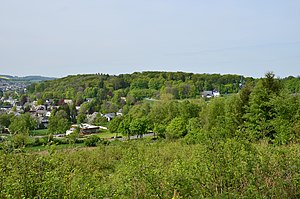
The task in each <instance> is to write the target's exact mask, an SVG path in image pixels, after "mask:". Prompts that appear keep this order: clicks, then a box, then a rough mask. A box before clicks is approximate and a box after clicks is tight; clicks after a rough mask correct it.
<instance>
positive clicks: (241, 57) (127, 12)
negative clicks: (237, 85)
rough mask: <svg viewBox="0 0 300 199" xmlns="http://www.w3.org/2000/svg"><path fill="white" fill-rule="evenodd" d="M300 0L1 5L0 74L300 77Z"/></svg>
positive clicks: (8, 0) (30, 0)
mask: <svg viewBox="0 0 300 199" xmlns="http://www.w3.org/2000/svg"><path fill="white" fill-rule="evenodd" d="M299 10H300V1H298V0H281V1H280V0H263V1H261V0H260V1H259V0H251V1H244V0H210V1H204V0H126V1H123V0H109V1H107V0H106V1H104V0H88V1H86V0H52V1H46V0H26V1H24V0H0V74H12V75H18V76H25V75H44V76H54V77H62V76H66V75H69V74H84V73H109V74H120V73H131V72H135V71H149V70H151V71H153V70H155V71H186V72H194V73H221V74H227V73H234V74H242V75H245V76H254V77H261V76H263V75H264V74H265V73H266V72H267V71H273V72H275V74H276V75H277V76H280V77H285V76H288V75H293V76H298V75H300V25H299V24H300V12H299Z"/></svg>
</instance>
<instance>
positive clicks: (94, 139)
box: [84, 135, 101, 147]
mask: <svg viewBox="0 0 300 199" xmlns="http://www.w3.org/2000/svg"><path fill="white" fill-rule="evenodd" d="M100 140H101V138H99V137H98V136H97V135H91V136H89V137H88V138H86V139H85V140H84V145H85V146H88V147H93V146H97V143H98V142H99V141H100Z"/></svg>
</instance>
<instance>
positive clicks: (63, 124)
mask: <svg viewBox="0 0 300 199" xmlns="http://www.w3.org/2000/svg"><path fill="white" fill-rule="evenodd" d="M69 128H70V122H69V120H68V115H67V113H66V112H65V111H64V110H60V111H58V112H56V113H55V115H54V114H51V117H50V118H49V125H48V130H49V132H50V133H53V134H60V133H65V132H66V131H67V130H68V129H69Z"/></svg>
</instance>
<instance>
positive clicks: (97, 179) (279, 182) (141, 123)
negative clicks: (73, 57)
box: [0, 72, 300, 198]
mask: <svg viewBox="0 0 300 199" xmlns="http://www.w3.org/2000/svg"><path fill="white" fill-rule="evenodd" d="M27 91H28V93H25V94H23V95H22V96H19V97H20V101H22V100H23V101H24V104H25V101H34V100H35V101H37V103H38V104H43V103H44V102H45V101H47V100H50V99H51V101H52V105H53V106H58V107H59V108H57V109H55V110H53V111H52V114H51V117H50V124H49V125H50V126H49V127H48V128H49V130H50V132H51V133H54V132H57V129H58V128H61V127H62V132H63V131H65V129H64V128H63V127H64V126H66V127H67V128H69V126H68V125H70V124H71V123H82V122H86V121H87V115H89V114H92V113H94V112H101V113H111V112H113V113H116V112H117V111H119V110H120V109H121V110H122V116H118V117H115V118H113V119H112V120H111V121H109V122H107V121H104V120H103V119H101V118H100V117H98V116H97V117H95V118H94V120H92V121H91V123H93V124H96V125H106V126H107V127H108V129H109V131H110V132H111V133H113V134H116V136H117V135H123V136H124V137H125V138H126V137H127V138H128V139H127V140H126V141H118V140H113V141H104V140H97V141H96V142H97V143H96V144H95V145H96V146H97V147H95V148H87V147H84V148H80V149H78V148H73V149H68V150H56V144H53V138H51V137H50V136H48V137H46V139H45V140H46V141H45V144H46V145H47V147H48V148H47V149H48V150H47V151H45V152H26V151H23V150H22V148H21V149H20V146H22V147H26V146H27V145H28V144H27V143H26V140H25V141H24V139H22V137H20V136H21V135H22V136H23V138H24V135H25V136H28V132H29V130H31V129H33V128H35V126H36V124H35V123H34V121H32V120H31V119H30V115H29V113H28V112H29V110H28V111H27V112H26V111H24V112H25V113H24V114H22V115H21V116H13V115H9V114H2V115H0V124H1V125H2V126H5V127H8V128H9V129H10V131H11V132H12V133H13V136H12V139H11V140H5V141H3V142H2V143H1V148H2V150H1V151H0V153H1V156H0V169H1V172H0V175H1V176H0V190H1V191H0V197H1V198H53V197H54V198H64V197H67V198H172V197H173V198H299V197H300V191H299V190H300V189H299V182H300V175H299V174H300V173H299V171H300V157H299V156H300V147H299V146H298V145H299V141H300V95H299V93H300V79H299V78H297V77H287V78H283V79H280V78H276V77H275V74H273V73H272V72H268V73H266V75H265V77H263V78H259V79H255V78H249V77H243V76H239V75H219V74H212V75H210V74H192V73H183V72H143V73H133V74H122V75H118V76H110V75H105V74H94V75H75V76H68V77H65V78H61V79H55V80H50V81H44V82H40V83H33V84H31V85H30V86H29V87H28V88H27ZM203 91H219V92H220V94H221V96H219V97H211V98H205V97H202V92H203ZM65 99H71V100H72V101H73V102H74V103H73V104H65V103H63V100H65ZM75 106H80V110H79V112H76V111H75V110H76V109H75ZM22 121H23V122H22ZM62 121H65V123H62ZM20 126H22V127H24V128H18V127H20ZM67 128H66V129H67ZM24 132H25V133H24ZM149 132H153V133H154V137H150V138H144V139H139V140H129V138H130V136H131V135H140V137H142V136H143V134H146V133H149ZM70 139H71V138H70ZM74 139H75V140H74V143H75V142H76V139H77V138H76V137H75V138H74ZM20 140H22V144H15V145H14V143H20ZM87 140H88V139H87ZM49 143H50V144H49ZM74 143H73V144H74ZM95 145H93V146H95ZM14 148H16V149H18V150H16V149H14ZM16 179H18V180H16Z"/></svg>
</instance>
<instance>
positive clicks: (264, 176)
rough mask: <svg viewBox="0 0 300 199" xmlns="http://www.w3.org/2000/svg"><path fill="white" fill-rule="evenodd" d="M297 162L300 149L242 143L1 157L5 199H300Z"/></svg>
mask: <svg viewBox="0 0 300 199" xmlns="http://www.w3.org/2000/svg"><path fill="white" fill-rule="evenodd" d="M53 146H54V145H53ZM299 154H300V148H299V146H298V145H290V146H288V147H287V146H280V147H276V146H275V147H274V146H270V145H267V144H263V143H262V144H252V143H249V142H245V141H238V140H236V139H228V140H225V141H221V142H219V143H215V144H214V145H213V146H212V145H205V144H194V145H186V144H182V143H181V142H166V141H156V142H152V141H151V142H149V141H130V142H117V141H116V142H113V143H112V144H111V145H109V146H104V145H100V146H99V147H94V148H92V149H89V150H86V149H74V150H72V149H65V150H62V151H57V150H55V146H54V148H51V149H50V148H49V154H47V153H42V154H40V153H36V152H35V153H29V154H25V153H18V154H15V153H9V154H4V153H2V154H1V155H0V166H1V167H0V171H1V172H0V197H1V198H19V197H20V196H21V197H24V198H172V197H174V195H175V198H229V197H230V198H298V197H299V196H300V191H299V190H300V189H299V169H300V162H299V159H300V155H299ZM16 179H18V180H16ZM174 193H175V194H174Z"/></svg>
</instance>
